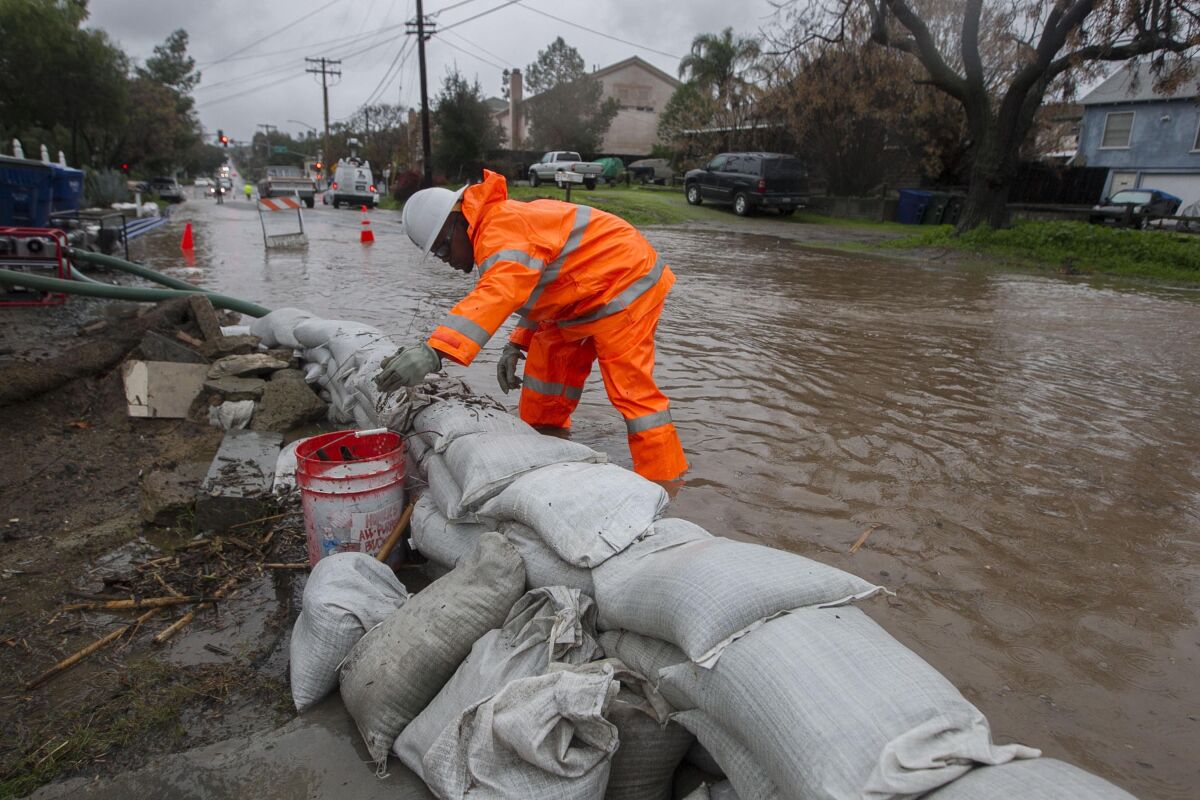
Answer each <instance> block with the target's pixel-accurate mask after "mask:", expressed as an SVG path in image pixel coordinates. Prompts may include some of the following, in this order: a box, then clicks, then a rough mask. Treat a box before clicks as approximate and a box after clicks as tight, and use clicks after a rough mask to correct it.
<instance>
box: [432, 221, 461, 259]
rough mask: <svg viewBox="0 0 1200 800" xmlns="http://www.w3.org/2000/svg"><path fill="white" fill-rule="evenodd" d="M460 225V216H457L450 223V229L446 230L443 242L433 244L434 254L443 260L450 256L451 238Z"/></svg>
mask: <svg viewBox="0 0 1200 800" xmlns="http://www.w3.org/2000/svg"><path fill="white" fill-rule="evenodd" d="M457 227H458V218H457V217H455V218H454V220H453V221H452V222H451V223H450V230H448V231H446V236H445V237H444V238H443V239H442V241H441V242H439V243H438V244H435V245H434V246H433V254H434V256H436V257H437V258H440V259H441V260H442V261H445V260H446V259H447V258H449V257H450V240H451V239H453V238H454V230H455V229H456V228H457Z"/></svg>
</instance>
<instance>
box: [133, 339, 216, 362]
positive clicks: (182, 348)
mask: <svg viewBox="0 0 1200 800" xmlns="http://www.w3.org/2000/svg"><path fill="white" fill-rule="evenodd" d="M138 351H139V352H140V353H141V356H142V358H144V359H145V360H146V361H172V362H174V363H177V364H207V363H208V359H206V358H205V357H204V356H202V355H200V354H199V353H197V352H196V351H195V350H193V349H192V348H190V347H187V346H186V345H183V344H180V343H179V342H177V341H175V340H174V339H169V338H167V337H166V336H163V335H162V334H161V333H158V332H156V331H146V334H145V335H144V336H143V337H142V342H141V344H139V345H138Z"/></svg>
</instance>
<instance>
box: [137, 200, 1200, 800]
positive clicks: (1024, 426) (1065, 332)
mask: <svg viewBox="0 0 1200 800" xmlns="http://www.w3.org/2000/svg"><path fill="white" fill-rule="evenodd" d="M182 212H183V214H184V215H187V216H190V217H191V218H192V219H193V221H194V223H195V225H196V240H197V247H198V250H197V256H196V261H195V263H196V265H197V266H195V267H193V268H188V267H187V266H186V264H185V263H184V261H183V259H182V257H181V255H180V253H179V251H178V249H177V246H176V239H175V238H174V237H175V236H178V228H179V226H178V225H176V226H173V230H174V231H175V234H174V235H173V236H172V235H160V236H158V237H154V238H152V239H151V240H148V241H147V242H145V243H143V244H140V245H139V246H138V247H137V248H136V249H135V252H134V256H135V257H138V258H143V259H145V260H147V261H149V262H150V263H152V264H155V265H157V266H159V267H160V268H169V269H170V271H172V272H173V273H174V274H177V275H188V276H191V277H192V279H194V280H195V281H196V282H197V283H199V284H200V285H203V286H206V287H212V288H217V289H220V290H221V291H224V292H227V293H230V294H234V295H239V296H243V297H247V298H249V299H253V300H256V301H258V302H261V303H263V304H264V305H267V306H269V307H282V306H287V305H295V306H300V307H305V308H308V309H310V310H312V311H314V312H316V313H318V314H322V315H327V316H331V317H337V318H344V319H356V320H362V321H366V322H370V323H372V324H375V325H377V326H379V327H381V328H382V329H384V330H385V331H388V332H389V333H390V334H391V335H392V336H393V337H394V339H395V340H396V342H397V344H403V343H407V342H410V341H419V340H421V339H423V338H424V336H425V335H427V333H428V332H429V331H430V329H431V328H432V326H433V325H434V324H435V322H436V321H437V320H438V319H439V318H440V316H441V315H442V314H443V313H444V312H445V311H446V310H447V309H448V308H449V307H450V306H451V305H452V304H453V303H454V302H455V301H457V300H458V299H459V298H460V297H461V296H462V295H463V294H464V293H465V292H466V291H467V290H468V289H469V287H470V285H471V278H469V277H464V276H462V275H460V274H459V273H455V272H453V271H452V270H450V269H449V268H448V267H446V266H445V265H443V264H442V263H441V262H438V261H436V260H430V261H429V262H426V263H424V264H421V263H418V261H417V259H416V258H415V256H414V251H413V248H412V247H411V245H410V244H409V243H408V240H407V238H406V237H404V235H403V233H402V232H401V230H400V226H399V215H398V214H395V213H389V212H382V211H375V212H372V213H371V220H372V223H373V228H374V231H375V236H376V239H377V241H376V243H375V244H374V245H373V246H371V247H363V246H361V245H360V244H359V243H358V234H359V229H360V225H359V222H360V219H361V214H360V213H359V212H357V211H347V210H341V211H334V210H332V209H330V208H322V207H320V206H318V207H317V208H316V209H315V210H313V211H311V212H305V222H306V226H307V228H308V233H309V239H310V243H309V245H308V247H307V248H306V249H304V250H299V251H270V252H268V251H265V250H264V248H263V244H262V238H261V230H260V227H259V221H258V218H257V215H256V214H255V213H254V212H253V210H252V208H251V206H250V204H248V203H245V202H244V201H230V202H229V203H227V204H226V205H224V206H215V205H214V204H212V202H211V201H194V202H192V203H189V204H187V205H186V206H185V207H184V208H183V209H182ZM775 222H776V221H775V220H768V219H763V220H760V221H759V222H758V223H747V225H746V228H747V229H752V230H754V231H756V232H757V233H754V234H744V233H737V232H733V230H734V229H735V228H737V227H738V226H739V225H741V223H742V221H740V220H736V219H734V218H733V217H732V216H731V218H730V225H729V226H728V227H726V228H724V229H723V230H722V231H719V232H714V231H706V230H699V229H694V228H693V229H681V228H671V229H668V228H660V229H652V230H649V231H648V232H647V236H648V238H649V239H650V240H651V242H652V243H653V244H654V245H655V246H656V247H657V248H658V249H659V251H660V252H661V254H662V255H663V256H664V258H665V259H666V261H667V262H668V263H669V264H670V265H671V266H672V268H673V269H674V270H675V272H676V274H677V275H678V278H679V281H678V284H677V286H676V288H675V290H674V292H673V293H672V295H671V297H670V298H669V299H668V301H667V308H666V311H665V314H664V317H663V320H662V323H661V325H660V327H659V340H658V341H659V357H658V366H657V371H656V377H657V379H658V381H659V383H660V385H661V386H662V387H663V388H664V390H665V391H666V392H667V394H668V395H669V396H670V397H671V399H672V414H673V416H674V418H675V420H676V422H677V424H678V427H679V429H680V433H681V435H682V437H683V442H684V448H685V450H686V451H687V454H688V457H689V459H690V461H691V464H692V469H691V471H690V473H689V475H688V481H687V484H686V486H685V487H684V488H683V489H682V491H681V492H680V493H679V495H678V497H677V498H676V499H675V501H674V503H673V505H672V508H671V513H672V514H673V515H676V516H681V517H685V518H688V519H691V520H693V521H695V522H697V523H699V524H701V525H703V526H704V527H706V528H708V529H709V530H710V531H712V532H713V533H715V534H721V535H726V536H731V537H735V538H739V539H746V540H753V541H758V542H762V543H764V544H768V545H771V546H774V547H779V548H784V549H788V550H792V551H795V552H799V553H802V554H805V555H810V556H813V557H815V558H818V559H820V560H822V561H826V562H828V563H832V564H835V565H837V566H840V567H843V568H845V569H848V570H850V571H853V572H855V573H858V574H860V575H862V576H864V577H866V578H868V579H871V580H875V581H877V582H881V583H883V584H885V585H887V586H889V587H891V588H892V589H894V590H895V591H896V593H897V597H896V599H894V600H892V601H890V602H889V601H884V600H876V601H872V602H871V603H868V604H866V605H867V610H868V612H869V613H871V614H872V615H873V616H874V617H875V618H876V619H877V620H879V621H880V622H881V623H882V624H883V625H884V626H885V627H886V628H887V629H888V630H889V631H891V632H892V633H893V635H895V636H896V637H897V638H899V639H900V640H901V641H903V642H904V643H905V644H907V645H908V646H910V647H912V648H913V649H914V650H916V651H917V652H918V653H920V654H921V655H922V656H923V657H925V658H926V659H927V660H929V661H930V662H931V663H933V664H934V665H935V666H936V667H938V668H939V669H940V670H942V671H943V672H944V673H945V674H946V675H947V677H949V678H950V679H951V680H952V681H953V682H954V683H955V684H956V685H957V686H959V687H960V688H961V689H962V690H963V692H964V693H965V694H966V695H967V696H968V697H969V698H970V699H971V700H973V701H974V702H976V703H977V704H978V705H979V706H980V707H981V708H982V709H983V710H984V712H985V713H986V714H987V716H988V717H989V719H990V720H991V722H992V725H993V728H994V731H995V734H996V737H997V738H998V739H1001V740H1006V741H1012V740H1018V741H1021V742H1023V743H1026V744H1030V745H1034V746H1037V747H1040V748H1042V749H1043V750H1044V751H1045V753H1046V754H1047V755H1050V756H1055V757H1059V758H1063V759H1065V760H1068V761H1070V762H1072V763H1075V764H1078V765H1080V766H1082V767H1084V768H1086V769H1089V770H1091V771H1094V772H1096V773H1099V774H1101V775H1103V776H1105V777H1106V778H1108V779H1110V780H1113V781H1114V782H1116V783H1117V784H1119V785H1121V786H1122V787H1124V788H1126V789H1128V790H1129V791H1131V792H1133V793H1135V794H1137V795H1139V796H1141V797H1144V798H1184V797H1194V796H1195V791H1196V787H1197V786H1200V680H1198V679H1197V677H1198V675H1200V671H1198V669H1197V666H1198V656H1200V624H1198V623H1197V610H1198V609H1200V592H1198V585H1200V581H1198V578H1200V568H1198V567H1197V560H1198V558H1197V557H1198V556H1200V492H1198V488H1200V459H1198V454H1200V411H1198V409H1197V398H1198V397H1200V302H1198V300H1200V298H1198V297H1197V296H1196V294H1195V293H1189V292H1186V291H1173V290H1166V289H1148V288H1144V287H1138V286H1129V285H1120V284H1114V283H1105V282H1100V281H1084V280H1077V279H1054V278H1047V277H1041V276H1029V275H1020V274H999V273H989V272H983V271H976V270H968V269H955V268H953V267H952V266H950V265H947V264H945V263H944V262H939V263H938V264H936V265H929V264H920V263H913V262H900V261H896V262H893V261H889V260H881V259H874V258H869V257H864V256H857V255H847V254H842V253H830V252H824V251H819V250H814V249H809V248H805V247H803V246H801V245H802V242H798V241H794V240H791V239H785V238H779V237H777V236H774V235H765V233H764V232H770V231H773V230H778V231H785V232H786V233H787V234H788V235H790V236H792V237H801V238H802V237H803V236H804V235H805V234H804V232H803V228H804V226H799V225H790V224H787V225H785V224H782V223H779V224H775V225H773V224H771V223H775ZM506 330H507V329H506ZM499 349H500V348H499V340H495V341H494V342H493V344H492V345H490V346H489V347H488V348H487V349H486V350H485V352H484V353H483V355H482V356H481V358H480V360H479V361H478V362H477V363H476V364H474V365H473V366H472V367H471V368H469V369H467V370H465V371H463V370H459V372H460V373H463V372H465V375H466V377H467V379H468V380H469V381H470V382H471V383H472V385H473V386H474V387H475V388H476V389H478V390H479V391H484V392H489V393H493V394H498V393H497V391H496V386H495V379H494V373H493V369H494V364H495V357H496V355H497V353H498V352H499ZM506 402H507V403H508V405H509V406H510V407H515V405H516V396H515V395H510V396H509V397H508V398H506ZM575 422H576V425H575V430H574V438H576V439H577V440H579V441H582V442H585V443H586V444H589V445H592V446H594V447H597V448H599V449H603V450H606V451H607V452H609V453H610V455H611V456H612V458H613V460H614V461H617V462H618V463H623V464H628V463H629V457H628V452H627V450H626V446H625V442H624V434H623V430H624V428H623V425H622V423H621V420H620V418H619V416H618V415H617V414H616V412H615V411H614V410H613V409H612V408H611V407H610V406H609V405H608V404H607V401H606V399H605V396H604V392H603V386H602V384H601V383H600V380H599V376H598V374H595V375H593V378H592V380H591V382H590V383H589V384H588V388H587V389H586V391H585V395H584V400H583V403H582V405H581V407H580V410H579V412H578V413H577V415H576V420H575ZM868 530H870V533H869V535H868V536H867V538H866V540H865V542H864V543H863V544H862V546H861V549H859V550H858V552H856V553H854V554H851V553H850V552H849V550H850V548H851V546H852V545H853V544H854V543H855V542H856V540H858V539H859V538H860V536H861V535H862V534H863V533H864V532H866V531H868Z"/></svg>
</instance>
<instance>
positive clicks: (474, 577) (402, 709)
mask: <svg viewBox="0 0 1200 800" xmlns="http://www.w3.org/2000/svg"><path fill="white" fill-rule="evenodd" d="M524 589H525V568H524V566H522V564H521V557H520V556H519V555H517V551H516V550H515V549H514V548H513V546H512V545H511V544H509V543H508V542H507V541H505V540H504V537H503V536H501V535H500V534H499V533H494V532H493V533H486V534H484V535H483V536H481V537H480V539H479V546H478V547H477V548H476V549H475V551H474V552H473V553H472V554H471V555H470V556H468V557H467V558H466V559H464V560H463V561H462V562H460V563H459V565H458V566H457V567H455V568H454V569H453V570H451V571H450V572H449V573H447V574H446V575H445V576H443V577H442V578H439V579H438V580H436V581H434V582H433V583H431V584H430V585H429V586H428V587H426V588H425V589H424V590H422V591H421V592H418V593H417V594H415V595H413V596H412V598H411V599H410V600H409V601H408V602H407V603H405V604H404V605H403V606H401V607H400V609H399V610H397V611H395V612H393V613H392V614H391V615H390V616H389V617H388V618H387V619H385V620H384V621H383V622H382V623H380V624H379V625H377V626H375V627H374V628H372V629H371V630H369V631H367V633H366V635H365V636H363V638H362V639H360V640H359V642H358V644H356V645H355V646H354V649H353V650H351V651H350V655H349V656H347V657H346V661H345V662H344V663H343V664H342V667H341V670H340V678H341V695H342V700H343V701H344V702H345V704H346V710H347V711H349V712H350V716H351V717H353V718H354V722H355V724H356V725H357V726H358V730H359V732H360V733H361V734H362V737H363V740H364V741H365V742H366V744H367V750H368V752H370V754H371V758H372V759H374V760H375V762H376V765H377V769H378V770H379V771H383V769H384V767H385V765H386V763H387V755H388V751H389V750H390V749H391V746H392V743H393V742H395V741H396V737H397V736H398V735H399V734H400V731H401V730H403V729H404V726H405V725H407V724H408V723H409V722H410V721H411V720H412V719H413V718H414V717H416V716H417V714H419V713H421V710H422V709H424V708H425V706H426V705H428V704H429V701H430V700H432V699H433V698H434V696H435V695H436V694H437V693H438V692H439V691H440V690H441V688H442V686H443V685H444V684H445V683H446V681H447V680H449V679H450V676H451V675H453V674H454V671H455V670H456V669H458V665H459V664H460V663H461V662H462V660H463V659H464V658H466V656H467V654H468V653H469V652H471V646H472V645H473V644H474V643H475V640H476V639H478V638H479V637H480V636H482V635H483V634H485V633H487V632H488V631H489V630H491V629H492V628H496V627H499V626H500V624H501V623H503V622H504V619H505V617H507V616H508V611H509V609H510V608H512V605H513V603H515V602H516V601H517V599H518V598H519V597H520V596H521V594H522V593H523V592H524Z"/></svg>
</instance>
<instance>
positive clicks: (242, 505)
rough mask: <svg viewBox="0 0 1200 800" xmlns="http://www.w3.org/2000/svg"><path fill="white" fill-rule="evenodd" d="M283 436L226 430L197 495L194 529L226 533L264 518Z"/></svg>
mask: <svg viewBox="0 0 1200 800" xmlns="http://www.w3.org/2000/svg"><path fill="white" fill-rule="evenodd" d="M282 444H283V436H282V435H280V434H277V433H263V432H259V431H236V430H235V431H229V432H228V433H226V434H225V438H224V439H222V440H221V448H220V449H219V450H218V451H217V455H216V457H215V458H214V459H213V461H212V464H210V465H209V467H208V474H207V475H206V476H205V478H204V483H203V484H202V485H201V487H200V491H199V493H198V494H197V496H196V528H197V530H201V531H207V530H225V529H227V528H229V527H231V526H233V525H237V524H238V523H240V522H249V521H250V520H252V519H257V518H259V517H262V516H265V515H266V513H267V509H268V503H269V501H270V499H271V484H272V483H274V480H275V462H276V460H277V459H278V458H279V450H280V447H281V445H282Z"/></svg>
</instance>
